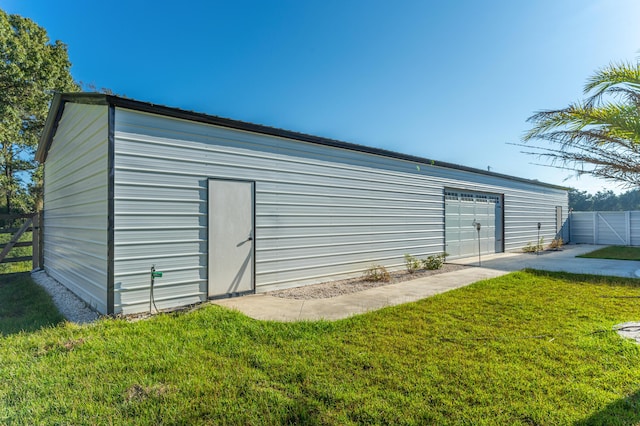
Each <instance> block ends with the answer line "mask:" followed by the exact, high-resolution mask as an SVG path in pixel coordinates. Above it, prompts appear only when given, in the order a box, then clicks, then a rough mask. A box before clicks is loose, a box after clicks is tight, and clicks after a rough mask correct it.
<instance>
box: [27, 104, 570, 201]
mask: <svg viewBox="0 0 640 426" xmlns="http://www.w3.org/2000/svg"><path fill="white" fill-rule="evenodd" d="M57 96H59V97H60V99H59V102H58V104H56V103H55V98H54V103H53V104H52V107H51V110H52V111H51V112H50V113H49V117H48V119H47V123H49V120H50V119H51V117H52V116H54V114H52V113H53V112H54V111H55V112H56V114H55V117H57V119H56V125H57V120H59V118H60V116H61V115H62V114H61V111H60V109H61V108H64V103H65V102H76V103H84V104H92V105H113V106H116V107H120V108H125V109H132V110H136V111H142V112H147V113H151V114H160V115H165V116H169V117H174V118H179V119H184V120H189V121H196V122H200V123H205V124H213V125H216V126H222V127H228V128H232V129H238V130H243V131H247V132H253V133H260V134H266V135H270V136H276V137H281V138H286V139H294V140H299V141H302V142H309V143H313V144H317V145H325V146H330V147H334V148H340V149H346V150H350V151H358V152H363V153H367V154H374V155H380V156H383V157H390V158H396V159H399V160H405V161H411V162H415V163H420V164H423V165H427V166H435V167H443V168H447V169H454V170H461V171H465V172H470V173H476V174H481V175H486V176H492V177H497V178H501V179H508V180H512V181H517V182H522V183H527V184H531V185H536V186H543V187H548V188H553V189H560V190H565V191H566V190H568V189H569V188H567V187H564V186H559V185H553V184H550V183H545V182H539V181H536V180H531V179H525V178H519V177H516V176H510V175H505V174H502V173H495V172H490V171H488V170H481V169H475V168H473V167H467V166H462V165H459V164H453V163H447V162H443V161H436V160H431V159H428V158H424V157H418V156H415V155H409V154H403V153H400V152H395V151H390V150H386V149H381V148H373V147H369V146H365V145H359V144H354V143H349V142H342V141H339V140H335V139H328V138H323V137H319V136H313V135H309V134H305V133H298V132H293V131H290V130H284V129H278V128H275V127H269V126H263V125H260V124H254V123H248V122H245V121H238V120H231V119H228V118H223V117H218V116H214V115H208V114H203V113H199V112H194V111H186V110H182V109H178V108H173V107H167V106H163V105H157V104H152V103H149V102H142V101H137V100H133V99H127V98H121V97H118V96H113V95H106V94H101V93H64V94H60V95H56V97H57ZM54 108H56V109H57V110H54ZM54 129H55V127H53V126H49V127H47V126H45V132H43V135H42V138H41V140H40V145H39V147H38V154H37V156H36V159H37V160H38V161H40V162H42V161H44V159H45V158H46V154H44V153H41V149H44V148H43V147H45V146H46V149H45V151H48V149H49V145H50V144H51V138H52V136H53V133H52V130H54ZM45 141H46V143H44V142H45ZM41 158H42V161H41Z"/></svg>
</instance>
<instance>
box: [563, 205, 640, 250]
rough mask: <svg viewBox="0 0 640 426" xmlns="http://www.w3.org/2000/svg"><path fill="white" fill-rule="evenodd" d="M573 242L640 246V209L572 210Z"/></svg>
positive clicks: (571, 239) (571, 229) (570, 229)
mask: <svg viewBox="0 0 640 426" xmlns="http://www.w3.org/2000/svg"><path fill="white" fill-rule="evenodd" d="M569 220H570V223H569V233H570V236H571V238H570V241H571V242H572V243H583V244H609V245H622V246H640V211H626V212H572V213H571V215H570V219H569Z"/></svg>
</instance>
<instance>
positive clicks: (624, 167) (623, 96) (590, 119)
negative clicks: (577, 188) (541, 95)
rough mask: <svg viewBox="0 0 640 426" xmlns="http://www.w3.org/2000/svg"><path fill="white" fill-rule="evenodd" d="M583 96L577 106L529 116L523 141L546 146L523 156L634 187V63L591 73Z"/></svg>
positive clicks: (639, 83)
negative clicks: (585, 96) (530, 126)
mask: <svg viewBox="0 0 640 426" xmlns="http://www.w3.org/2000/svg"><path fill="white" fill-rule="evenodd" d="M584 93H585V95H588V96H589V97H588V98H587V99H586V100H585V101H583V102H579V103H574V104H571V105H569V106H568V107H567V108H564V109H560V110H548V111H541V112H538V113H536V114H534V115H532V116H531V117H529V119H528V120H527V121H528V122H530V123H533V127H532V128H531V130H529V131H528V132H527V133H526V134H525V136H524V137H523V140H524V141H525V142H527V143H531V142H533V141H538V142H539V141H546V142H550V143H551V147H549V145H548V144H546V145H545V146H540V145H538V146H533V148H534V149H535V151H529V152H526V153H527V154H532V155H536V156H538V157H541V158H545V159H547V160H548V161H549V162H550V163H551V165H552V166H554V167H558V168H563V169H568V170H572V171H575V172H577V173H578V175H583V174H589V175H593V176H596V177H600V178H604V179H607V180H609V181H615V182H618V183H622V184H624V185H625V186H638V185H640V62H636V63H635V64H632V63H619V64H611V65H609V66H608V67H606V68H603V69H601V70H599V71H597V72H596V73H595V74H594V75H593V76H592V77H591V78H590V79H589V80H588V81H587V84H586V85H585V88H584ZM527 146H529V147H532V145H531V144H530V145H527Z"/></svg>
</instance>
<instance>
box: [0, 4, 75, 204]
mask: <svg viewBox="0 0 640 426" xmlns="http://www.w3.org/2000/svg"><path fill="white" fill-rule="evenodd" d="M0 55H1V57H2V60H1V61H0V191H1V192H2V195H1V196H2V198H3V202H4V204H5V208H6V209H7V211H19V210H30V209H32V208H33V207H34V202H35V200H34V198H35V196H34V191H33V189H34V187H37V184H38V182H37V181H34V179H33V178H34V172H35V171H36V165H35V162H34V158H33V157H34V151H35V148H36V147H37V144H38V138H39V136H40V132H41V131H42V128H43V127H44V122H45V120H46V115H47V111H48V108H49V105H50V103H51V99H52V97H53V93H54V92H55V91H61V92H69V91H77V90H78V85H77V84H76V83H75V82H74V81H73V78H72V77H71V73H70V68H71V63H70V62H69V57H68V54H67V46H66V45H65V44H64V43H62V42H60V41H55V42H53V43H51V42H50V40H49V37H48V35H47V32H46V30H45V29H44V28H42V27H40V26H38V25H37V24H36V23H35V22H33V21H32V20H30V19H28V18H23V17H21V16H19V15H9V14H7V13H6V12H4V11H3V10H0ZM36 178H37V176H36ZM36 192H37V191H36Z"/></svg>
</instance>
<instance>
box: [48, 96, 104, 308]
mask: <svg viewBox="0 0 640 426" xmlns="http://www.w3.org/2000/svg"><path fill="white" fill-rule="evenodd" d="M107 134H108V130H107V107H105V106H91V105H77V104H67V105H66V106H65V109H64V113H63V115H62V118H61V120H60V122H59V124H58V129H57V131H56V134H55V137H54V138H53V142H52V144H51V148H50V150H49V154H48V157H47V160H46V162H45V165H44V174H45V185H44V268H45V270H46V271H47V273H48V274H49V275H50V276H51V277H53V278H55V279H56V280H57V281H59V282H60V283H62V284H63V285H65V286H66V287H68V288H69V289H70V290H71V291H73V292H74V293H76V294H77V295H78V296H80V297H81V298H82V299H83V300H85V301H86V302H87V303H89V304H90V305H92V306H93V307H95V308H96V309H97V310H98V311H99V312H101V313H106V310H107V307H106V302H107V296H106V294H107V266H108V265H107V192H108V190H107Z"/></svg>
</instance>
